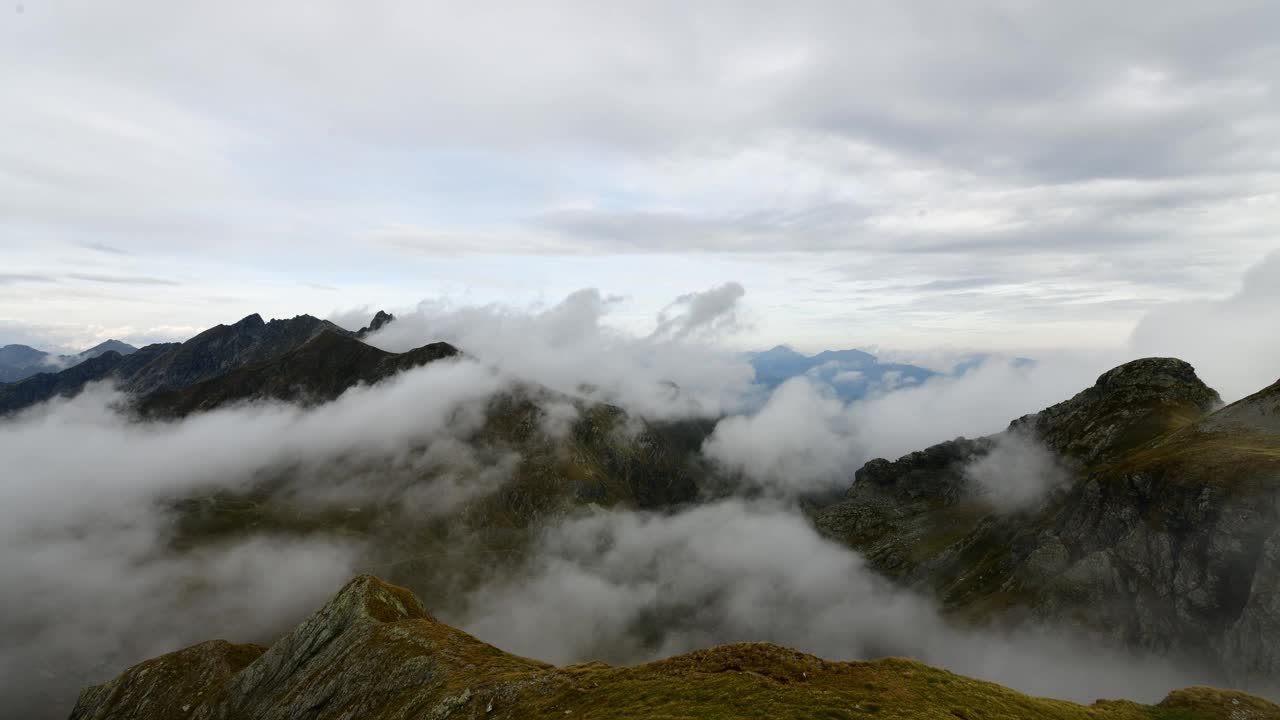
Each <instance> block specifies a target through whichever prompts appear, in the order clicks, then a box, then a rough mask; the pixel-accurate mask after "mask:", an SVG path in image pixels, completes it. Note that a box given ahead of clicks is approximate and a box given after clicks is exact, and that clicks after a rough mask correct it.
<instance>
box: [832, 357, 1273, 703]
mask: <svg viewBox="0 0 1280 720" xmlns="http://www.w3.org/2000/svg"><path fill="white" fill-rule="evenodd" d="M1219 404H1220V401H1219V400H1218V396H1217V393H1215V392H1213V391H1212V390H1211V389H1209V388H1208V387H1206V386H1205V385H1204V383H1202V382H1201V381H1200V380H1199V378H1197V377H1196V376H1195V373H1194V371H1193V370H1192V369H1191V367H1190V366H1189V365H1187V364H1186V363H1184V362H1182V361H1179V360H1172V359H1161V358H1148V359H1144V360H1138V361H1134V362H1131V363H1127V364H1125V365H1122V366H1120V367H1118V368H1116V369H1114V370H1111V371H1109V372H1107V373H1105V374H1103V375H1102V376H1101V377H1100V378H1099V379H1098V382H1097V384H1095V385H1094V386H1093V387H1091V388H1088V389H1086V390H1085V391H1083V392H1081V393H1080V394H1078V395H1077V396H1076V397H1074V398H1072V399H1071V400H1068V401H1066V402H1064V403H1060V404H1058V405H1055V406H1053V407H1051V408H1047V409H1046V410H1044V411H1042V412H1040V413H1037V414H1035V415H1030V416H1027V417H1024V418H1019V419H1017V420H1015V421H1013V422H1012V423H1011V424H1010V429H1009V430H1008V431H1006V432H1005V433H1001V434H1000V435H997V436H993V437H989V438H980V439H977V440H965V439H959V440H955V441H950V442H946V443H942V444H940V445H937V446H934V447H931V448H928V449H926V450H923V451H920V452H915V453H911V454H909V455H906V456H904V457H902V458H901V459H899V460H897V461H894V462H890V461H888V460H884V459H878V460H873V461H871V462H869V463H867V464H866V465H865V466H864V467H863V468H862V469H861V470H859V471H858V473H857V477H856V479H855V481H854V484H853V486H852V487H851V488H850V489H849V491H848V494H847V497H846V499H845V500H843V501H841V502H838V503H836V504H834V505H831V506H828V507H825V508H822V509H821V510H819V511H817V512H816V513H815V521H816V523H817V525H818V527H819V528H820V529H821V530H822V531H823V532H824V533H826V534H827V535H828V536H830V537H833V538H836V539H839V540H841V541H843V542H845V543H847V544H848V545H849V546H851V547H853V548H856V549H858V550H859V551H860V552H861V553H863V554H864V555H865V556H866V557H867V559H868V560H869V562H871V563H872V565H873V567H875V568H876V569H877V570H878V571H880V572H881V573H882V574H884V575H886V576H888V577H890V578H893V579H894V580H896V581H897V582H899V583H901V584H903V585H906V586H908V587H913V588H917V589H921V590H925V591H928V592H930V593H932V594H934V595H935V596H936V597H938V598H939V599H940V600H941V601H942V602H943V603H944V604H945V606H946V607H947V608H949V609H950V610H951V611H952V612H953V613H954V614H955V615H957V616H959V617H961V618H965V619H969V620H973V621H984V620H988V619H993V618H996V617H999V618H1001V619H1002V620H1005V621H1009V620H1015V619H1018V618H1027V617H1030V618H1036V619H1038V620H1041V621H1049V622H1052V623H1055V624H1066V625H1071V626H1077V627H1083V628H1087V629H1089V630H1091V631H1093V632H1096V633H1100V634H1103V635H1106V636H1110V637H1111V638H1113V639H1114V640H1116V641H1119V642H1121V643H1123V644H1126V645H1129V646H1131V647H1135V648H1141V649H1144V650H1149V651H1154V652H1157V653H1161V654H1167V655H1171V656H1174V657H1184V658H1191V659H1195V660H1196V661H1201V662H1209V663H1210V664H1212V665H1214V666H1217V667H1220V668H1222V669H1223V670H1224V671H1225V672H1226V673H1227V674H1228V675H1229V676H1230V677H1232V678H1233V679H1235V680H1237V681H1239V682H1240V683H1243V684H1247V683H1249V682H1258V681H1268V680H1270V679H1273V678H1275V677H1277V674H1278V673H1280V648H1277V647H1275V645H1274V643H1272V642H1270V641H1269V638H1274V637H1280V605H1277V597H1280V595H1278V594H1277V589H1280V588H1278V587H1277V578H1280V504H1278V503H1277V502H1276V499H1277V497H1280V433H1278V432H1277V427H1276V424H1275V423H1274V422H1273V418H1274V415H1275V413H1276V405H1277V393H1276V392H1275V390H1274V386H1273V388H1268V389H1267V390H1264V391H1262V392H1261V393H1258V394H1256V395H1254V396H1251V397H1250V398H1246V399H1245V400H1242V401H1240V402H1238V403H1235V404H1233V405H1231V406H1228V407H1227V408H1222V409H1217V407H1218V405H1219ZM1215 409H1217V410H1216V412H1214V411H1215ZM1028 436H1029V437H1031V438H1034V440H1036V441H1038V442H1039V443H1041V444H1043V445H1044V446H1046V447H1047V448H1048V449H1049V450H1051V451H1052V452H1053V453H1054V456H1055V458H1056V460H1057V462H1058V463H1059V464H1060V466H1061V467H1062V468H1064V470H1063V472H1064V473H1065V475H1066V477H1067V478H1068V479H1067V481H1066V482H1065V483H1062V484H1060V485H1059V486H1057V487H1054V488H1051V489H1049V490H1047V491H1046V494H1045V496H1044V497H1043V498H1042V500H1041V501H1040V502H1038V503H1036V504H1033V505H1030V506H1027V507H1023V508H1014V509H1010V508H1002V507H1000V504H999V502H997V501H998V500H999V498H993V497H992V496H990V495H988V494H985V493H984V492H983V491H982V490H981V489H980V488H978V487H976V486H975V484H974V482H973V480H972V473H971V472H970V470H969V469H970V468H972V467H974V466H975V463H976V462H978V461H980V460H981V459H982V458H984V457H989V456H991V454H992V453H993V452H994V449H995V448H996V447H997V446H999V445H1000V444H1001V443H1003V442H1006V441H1007V440H1008V438H1010V437H1028Z"/></svg>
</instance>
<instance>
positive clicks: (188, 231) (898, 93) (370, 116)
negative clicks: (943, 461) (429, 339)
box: [0, 0, 1280, 350]
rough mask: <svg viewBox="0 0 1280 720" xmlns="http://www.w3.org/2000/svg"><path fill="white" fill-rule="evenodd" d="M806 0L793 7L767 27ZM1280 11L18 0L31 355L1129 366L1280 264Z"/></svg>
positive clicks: (11, 182) (11, 278) (9, 191)
mask: <svg viewBox="0 0 1280 720" xmlns="http://www.w3.org/2000/svg"><path fill="white" fill-rule="evenodd" d="M769 5H772V7H768V6H769ZM1277 28H1280V3H1276V2H1256V3H1250V2H1235V1H1233V0H1215V1H1214V2H1207V1H1206V2H1197V3H1184V2H1176V1H1172V2H1171V1H1169V0H1162V1H1161V2H1154V1H1153V2H1137V1H1134V2H1125V3H1115V2H1090V1H1078V2H1071V3H1062V2H1056V3H1049V2H1045V3H1032V2H998V3H979V2H966V3H954V2H937V3H932V2H895V3H854V2H831V3H815V2H787V3H768V4H766V3H743V2H728V3H717V2H700V3H687V2H672V3H664V2H642V3H641V2H636V3H629V4H623V3H602V2H538V3H493V4H490V3H486V2H469V3H457V2H453V3H438V4H437V3H430V2H402V3H388V2H377V1H375V0H366V1H365V2H358V3H350V2H344V3H330V2H323V1H319V0H305V1H303V0H298V1H297V2H289V1H284V0H281V1H280V2H271V3H260V2H239V1H238V0H224V1H222V2H216V3H215V2H208V3H188V2H173V1H172V0H155V1H138V2H131V1H128V0H123V1H121V2H100V1H98V0H86V1H84V2H78V1H74V0H9V1H8V3H7V4H6V5H5V6H4V7H3V8H2V9H0V68H2V69H0V252H2V253H3V256H2V260H3V261H2V262H0V344H4V343H8V342H26V343H30V344H36V345H41V346H44V347H50V348H65V347H77V346H86V345H88V344H91V342H96V341H97V340H100V339H105V338H106V337H121V338H123V339H126V340H131V341H133V342H135V343H141V342H147V341H151V340H157V339H173V338H179V339H180V338H184V337H187V336H189V335H191V334H192V333H194V332H195V331H197V330H199V329H202V328H204V327H207V326H210V325H213V324H216V323H218V322H230V321H233V320H235V319H238V318H239V317H242V316H244V315H246V314H248V313H251V312H260V313H262V314H263V315H264V316H267V317H270V316H291V315H294V314H298V313H303V312H307V313H311V314H315V315H327V314H329V313H332V312H335V311H341V310H348V309H350V308H353V307H358V306H366V305H367V306H369V307H370V308H379V307H388V308H396V307H406V306H409V305H411V304H413V303H416V302H417V301H419V300H422V299H424V298H445V299H447V300H449V301H452V302H455V303H459V304H465V303H488V302H504V303H510V304H514V305H528V304H531V303H544V304H547V305H551V304H554V303H556V302H558V301H559V300H561V299H562V298H563V297H565V296H566V295H568V294H569V293H571V292H572V291H574V290H576V289H579V288H583V287H597V288H600V290H601V292H602V293H605V294H607V295H609V296H620V297H621V300H620V301H618V302H616V303H614V304H613V308H614V309H613V314H612V316H611V317H612V318H613V319H612V321H613V322H616V323H618V324H620V325H623V326H628V327H632V328H634V329H635V330H636V331H638V332H642V333H643V332H648V331H651V330H653V329H654V326H655V322H656V318H657V317H658V314H659V313H660V312H661V311H662V309H663V308H664V307H666V306H667V304H668V303H670V302H671V301H672V300H673V299H674V298H676V297H678V296H681V295H684V294H686V293H690V292H694V291H701V290H706V289H708V288H712V287H716V286H722V285H723V284H724V283H728V282H731V281H732V282H737V283H740V284H741V286H742V287H743V289H744V290H745V293H744V294H743V296H742V299H741V309H742V313H741V316H742V317H743V318H745V321H744V324H745V326H746V327H745V329H743V330H741V331H740V332H738V333H737V334H736V335H733V336H731V337H726V338H725V340H724V342H726V343H729V344H732V345H735V346H741V347H752V346H770V345H773V344H776V343H779V342H787V343H791V344H793V345H795V346H797V347H800V348H802V349H818V348H823V347H850V346H868V345H875V346H882V347H901V348H924V347H931V346H937V345H947V346H961V347H973V348H981V349H996V350H999V349H1016V350H1023V349H1027V348H1031V349H1034V348H1048V347H1060V346H1072V347H1079V346H1088V347H1106V346H1115V345H1119V344H1121V343H1123V342H1125V341H1126V338H1127V337H1128V336H1129V334H1130V332H1131V331H1132V329H1133V328H1134V326H1135V325H1136V323H1138V321H1139V320H1140V319H1141V318H1142V317H1144V316H1145V315H1147V314H1148V313H1150V312H1152V311H1153V310H1157V308H1158V307H1159V306H1161V305H1164V304H1167V303H1173V302H1179V301H1192V300H1197V299H1204V298H1225V297H1228V296H1231V295H1233V294H1235V293H1237V292H1239V291H1240V287H1241V282H1242V277H1244V273H1245V270H1246V269H1247V268H1249V267H1252V266H1255V265H1258V263H1259V262H1260V261H1261V260H1262V258H1263V257H1264V256H1265V255H1266V254H1267V253H1268V252H1269V251H1272V250H1274V249H1276V248H1280V233H1278V232H1277V230H1280V87H1277V83H1278V82H1280V80H1278V79H1280V34H1278V33H1277Z"/></svg>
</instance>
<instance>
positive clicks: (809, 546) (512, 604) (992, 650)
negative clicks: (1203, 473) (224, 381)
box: [446, 500, 1212, 702]
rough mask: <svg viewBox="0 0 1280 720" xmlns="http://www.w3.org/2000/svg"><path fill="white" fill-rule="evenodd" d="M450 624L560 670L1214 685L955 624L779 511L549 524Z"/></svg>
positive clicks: (1153, 689)
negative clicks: (699, 665)
mask: <svg viewBox="0 0 1280 720" xmlns="http://www.w3.org/2000/svg"><path fill="white" fill-rule="evenodd" d="M446 619H448V620H450V621H452V622H455V623H458V624H460V625H462V626H463V627H465V628H466V629H468V630H469V631H471V632H472V633H474V634H476V635H477V636H479V637H480V638H482V639H484V640H487V641H489V642H492V643H496V644H498V645H499V646H500V647H502V648H504V649H506V650H508V651H511V652H515V653H518V654H522V655H528V656H531V657H538V658H542V659H545V660H549V661H552V662H556V663H573V662H584V661H588V660H593V659H603V660H606V661H608V662H612V663H622V664H628V663H636V662H643V661H648V660H654V659H658V658H662V657H666V656H668V655H671V654H674V653H679V652H683V651H686V650H692V649H695V648H701V647H707V646H710V645H716V644H720V643H727V642H744V641H770V642H774V643H778V644H781V645H785V646H788V647H794V648H798V649H800V650H803V651H806V652H811V653H815V654H817V655H820V656H822V657H825V658H831V659H845V660H852V659H872V658H877V657H883V656H887V655H903V656H908V657H914V658H919V659H920V660H922V661H924V662H927V663H930V664H934V665H940V666H942V667H946V668H950V669H952V670H954V671H956V672H961V673H964V674H969V675H977V676H979V677H982V678H986V679H990V680H994V681H996V682H1000V683H1004V684H1007V685H1010V686H1012V687H1015V688H1017V689H1020V690H1023V691H1024V692H1029V693H1032V694H1036V695H1048V696H1052V697H1058V698H1065V699H1072V700H1078V701H1086V702H1091V701H1093V700H1094V699H1096V698H1098V697H1124V698H1135V699H1139V700H1146V701H1153V700H1156V699H1158V698H1160V697H1161V696H1163V695H1164V694H1165V693H1167V692H1168V691H1169V690H1170V689H1172V688H1173V687H1177V686H1181V685H1185V684H1189V683H1193V682H1205V681H1208V680H1211V679H1212V677H1210V676H1207V675H1205V674H1198V673H1190V672H1184V671H1181V670H1179V669H1178V668H1175V667H1173V666H1172V665H1170V664H1168V663H1166V662H1163V661H1161V660H1158V659H1154V658H1136V657H1132V656H1129V655H1127V654H1125V653H1123V652H1120V651H1114V650H1108V649H1106V648H1104V647H1101V646H1098V645H1096V644H1093V643H1091V642H1089V641H1088V640H1086V639H1083V638H1080V637H1078V636H1072V635H1067V634H1058V633H1055V632H1051V631H1045V630H1031V629H1028V630H1008V631H1004V630H996V629H990V628H987V629H978V628H974V629H968V630H964V629H956V628H954V627H953V626H951V625H950V624H948V623H947V622H946V621H945V620H944V619H943V618H942V616H941V615H940V614H939V612H938V610H937V609H936V608H935V607H934V606H933V604H932V603H931V602H929V601H928V600H926V599H924V598H922V597H920V596H917V595H914V594H911V593H908V592H905V591H902V590H898V589H895V588H893V587H891V586H890V585H888V584H887V583H886V582H885V581H884V580H882V579H880V578H879V577H878V576H876V575H875V574H874V573H873V572H872V571H871V570H870V569H868V568H867V566H866V564H865V563H864V562H863V560H862V558H861V557H860V556H859V555H858V554H856V553H854V552H852V551H850V550H848V549H847V548H844V547H841V546H839V545H837V544H835V543H832V542H830V541H828V540H825V539H823V538H821V537H820V536H819V535H818V534H817V533H816V532H815V531H814V530H813V528H812V526H811V525H810V524H809V523H808V522H807V521H806V520H805V518H804V517H803V515H801V514H800V513H799V512H797V511H795V510H794V509H791V508H789V507H787V506H784V505H776V504H771V503H749V502H745V501H741V500H728V501H723V502H718V503H714V504H709V505H703V506H699V507H697V508H693V509H690V510H687V511H684V512H679V513H676V514H670V515H663V514H650V513H633V512H621V513H609V512H604V511H598V512H594V513H591V514H588V515H586V516H583V517H579V518H577V519H573V520H570V521H567V522H565V523H563V524H561V525H558V526H556V527H553V528H550V529H548V530H547V531H546V532H545V534H544V536H543V537H542V539H541V542H540V545H539V546H538V547H537V549H536V553H535V554H534V556H533V558H532V559H531V560H530V561H529V562H528V564H527V565H526V566H525V567H523V568H522V569H520V570H518V571H515V572H509V573H504V574H503V576H502V577H495V578H493V580H492V581H491V582H490V583H488V584H486V585H484V586H482V587H480V588H479V589H477V590H476V591H474V592H473V593H471V594H470V595H469V596H468V597H467V598H466V602H465V604H464V606H463V607H462V608H461V609H457V610H455V611H453V613H452V614H451V616H449V617H447V618H446Z"/></svg>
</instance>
